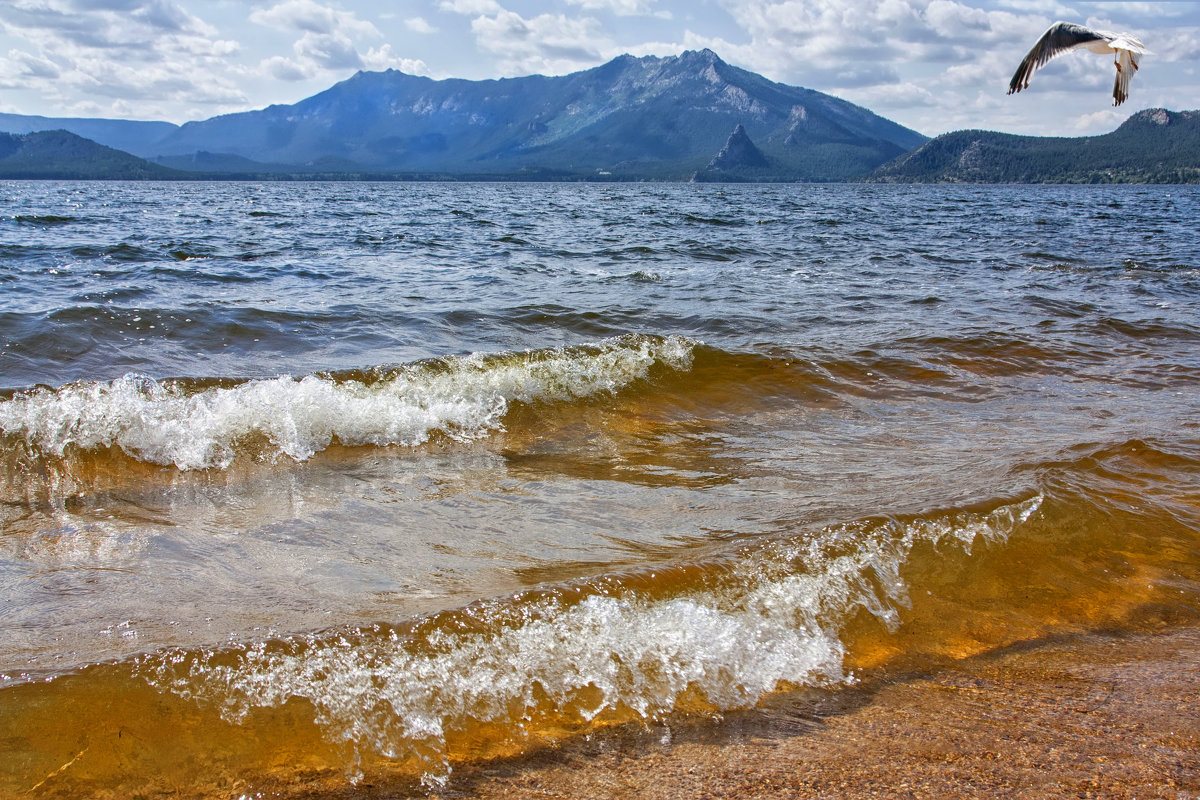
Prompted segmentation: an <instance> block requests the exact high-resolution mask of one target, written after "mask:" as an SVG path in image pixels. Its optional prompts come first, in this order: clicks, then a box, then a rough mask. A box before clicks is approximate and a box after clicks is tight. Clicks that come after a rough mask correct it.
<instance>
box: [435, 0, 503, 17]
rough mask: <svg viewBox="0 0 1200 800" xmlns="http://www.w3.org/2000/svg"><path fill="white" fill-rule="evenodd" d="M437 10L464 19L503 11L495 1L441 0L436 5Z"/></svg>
mask: <svg viewBox="0 0 1200 800" xmlns="http://www.w3.org/2000/svg"><path fill="white" fill-rule="evenodd" d="M438 8H440V9H441V10H442V11H449V12H451V13H454V14H462V15H463V16H465V17H472V16H476V15H479V14H498V13H500V12H501V11H503V10H504V9H503V8H502V7H501V6H500V4H499V3H497V2H496V0H442V2H441V3H439V4H438Z"/></svg>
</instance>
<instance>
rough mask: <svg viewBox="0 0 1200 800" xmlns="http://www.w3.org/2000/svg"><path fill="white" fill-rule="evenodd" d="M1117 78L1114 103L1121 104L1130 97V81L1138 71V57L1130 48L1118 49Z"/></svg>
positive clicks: (1114, 88)
mask: <svg viewBox="0 0 1200 800" xmlns="http://www.w3.org/2000/svg"><path fill="white" fill-rule="evenodd" d="M1116 62H1117V80H1116V82H1115V83H1113V105H1114V106H1119V105H1121V103H1124V102H1125V100H1126V99H1127V98H1128V97H1129V82H1130V81H1131V80H1133V73H1135V72H1137V69H1138V64H1137V57H1136V55H1135V54H1134V53H1131V52H1129V51H1128V50H1118V51H1117V58H1116Z"/></svg>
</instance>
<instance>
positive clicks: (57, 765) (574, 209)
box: [0, 182, 1200, 797]
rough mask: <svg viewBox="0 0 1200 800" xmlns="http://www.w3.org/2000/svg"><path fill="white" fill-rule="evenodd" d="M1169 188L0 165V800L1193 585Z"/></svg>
mask: <svg viewBox="0 0 1200 800" xmlns="http://www.w3.org/2000/svg"><path fill="white" fill-rule="evenodd" d="M1196 219H1200V193H1198V192H1197V190H1196V189H1194V188H1188V187H1152V188H1150V187H1075V186H1072V187H1008V186H1005V187H990V186H925V187H896V186H843V185H836V186H803V185H801V186H790V185H789V186H724V187H722V186H715V185H702V186H700V185H697V186H690V185H575V184H570V185H564V184H555V185H524V184H520V185H506V184H478V185H474V184H465V185H455V184H449V185H443V184H346V183H328V184H324V183H311V184H303V183H300V184H291V183H276V184H240V183H228V184H226V183H218V184H180V185H175V184H155V183H147V184H117V183H89V184H82V185H76V184H65V183H49V182H30V183H7V184H0V442H2V444H3V451H2V455H0V524H2V526H3V528H2V534H0V741H4V742H5V743H6V745H5V749H6V750H7V751H9V752H10V753H11V754H12V758H9V759H7V763H6V764H5V765H0V796H17V795H25V794H28V793H33V794H34V795H38V796H41V795H50V796H64V797H73V796H79V795H80V794H88V793H92V794H96V793H107V792H111V793H115V794H118V795H119V794H122V793H127V792H128V791H131V790H132V788H137V789H138V790H139V791H142V790H143V789H147V788H148V790H150V791H170V792H175V793H177V794H179V795H181V796H213V795H217V796H224V795H226V794H228V795H230V796H236V795H237V794H238V793H239V792H241V791H244V790H246V789H247V788H249V789H254V788H256V787H270V790H271V791H277V792H284V793H286V792H288V791H301V790H303V789H304V788H305V787H310V788H311V787H312V786H313V785H315V784H314V783H313V782H314V781H317V782H319V783H320V785H321V786H327V787H329V786H333V787H336V786H338V785H349V784H352V783H354V782H357V781H361V780H363V779H364V778H367V779H370V780H382V779H391V778H396V779H398V780H399V779H403V780H409V779H411V780H412V781H424V782H425V783H426V784H439V783H445V782H446V781H448V780H449V781H452V780H453V770H454V766H455V764H458V763H461V762H463V761H466V760H475V759H481V758H494V757H502V756H508V755H513V754H516V753H521V752H526V751H528V750H530V749H532V748H536V747H538V746H541V745H544V744H546V743H553V742H556V741H561V740H562V739H563V738H564V737H570V736H575V735H582V734H586V733H587V732H589V731H593V730H595V729H597V728H598V727H601V726H606V725H612V724H617V723H622V722H626V721H631V720H633V721H639V720H658V721H661V720H669V719H670V718H672V715H680V714H690V713H697V712H699V713H713V712H719V711H722V710H728V709H734V708H743V707H749V706H753V705H754V704H756V703H758V702H760V701H761V700H762V699H763V698H764V697H766V696H768V695H770V694H771V693H774V692H778V691H788V690H793V689H796V688H802V687H819V688H821V689H822V690H824V691H831V692H836V691H837V688H838V687H839V686H841V685H844V684H845V683H846V682H848V681H853V680H854V676H855V675H856V674H859V673H861V671H863V670H878V669H887V668H889V666H895V665H897V664H909V663H921V662H922V660H926V661H928V660H930V659H940V658H954V657H960V656H963V655H969V654H973V653H977V652H981V651H985V650H987V649H989V648H993V647H999V646H1004V645H1007V644H1011V643H1013V642H1017V641H1022V640H1026V639H1029V638H1032V637H1036V636H1041V635H1046V634H1053V633H1062V632H1068V631H1074V630H1085V629H1090V628H1095V627H1105V628H1116V629H1131V630H1132V629H1136V628H1139V627H1140V626H1144V625H1146V624H1149V623H1148V622H1147V621H1148V620H1159V621H1161V620H1174V621H1175V622H1176V623H1178V622H1179V620H1194V618H1195V616H1196V612H1197V608H1198V603H1197V600H1198V597H1197V591H1198V589H1200V583H1198V580H1200V394H1198V391H1197V390H1198V388H1200V315H1198V314H1197V311H1196V309H1197V307H1198V306H1200V232H1198V229H1197V227H1196V225H1195V220H1196Z"/></svg>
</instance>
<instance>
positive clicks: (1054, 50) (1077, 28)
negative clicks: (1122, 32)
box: [1008, 22, 1109, 94]
mask: <svg viewBox="0 0 1200 800" xmlns="http://www.w3.org/2000/svg"><path fill="white" fill-rule="evenodd" d="M1108 39H1109V37H1108V36H1105V35H1104V34H1102V33H1100V32H1098V31H1094V30H1092V29H1091V28H1085V27H1083V26H1082V25H1075V24H1073V23H1070V22H1056V23H1054V24H1053V25H1051V26H1050V27H1049V28H1047V29H1046V32H1045V33H1043V34H1042V38H1041V39H1038V41H1037V44H1035V45H1034V46H1033V49H1032V50H1030V51H1029V53H1027V54H1026V56H1025V58H1024V59H1022V60H1021V66H1019V67H1017V71H1016V74H1014V75H1013V77H1012V81H1011V82H1009V84H1008V93H1009V94H1012V93H1013V92H1019V91H1021V90H1022V89H1025V88H1027V87H1028V86H1029V79H1030V78H1032V77H1033V73H1034V72H1036V71H1037V70H1038V69H1040V68H1041V67H1042V66H1043V65H1045V63H1046V62H1047V61H1049V60H1050V59H1052V58H1054V57H1055V56H1057V55H1059V54H1060V53H1065V52H1067V51H1068V50H1074V49H1075V48H1077V47H1083V46H1084V45H1086V44H1088V43H1089V42H1097V41H1107V40H1108Z"/></svg>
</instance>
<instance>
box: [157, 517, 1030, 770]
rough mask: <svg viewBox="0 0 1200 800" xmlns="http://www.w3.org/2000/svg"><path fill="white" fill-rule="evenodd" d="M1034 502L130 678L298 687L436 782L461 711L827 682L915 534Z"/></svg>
mask: <svg viewBox="0 0 1200 800" xmlns="http://www.w3.org/2000/svg"><path fill="white" fill-rule="evenodd" d="M1040 502H1041V498H1040V497H1035V498H1032V499H1031V500H1027V501H1024V502H1022V503H1018V504H1015V505H1012V506H1005V507H1002V508H1000V509H998V510H996V511H994V512H991V513H989V514H965V513H964V514H959V515H953V516H950V517H946V518H943V519H937V520H915V521H911V522H907V523H900V522H893V523H888V524H880V523H862V524H856V525H848V526H843V527H837V528H831V529H827V530H825V531H821V532H819V535H815V536H811V537H794V538H787V539H782V540H775V541H772V542H769V543H767V544H766V545H765V546H760V547H754V548H752V549H751V550H750V551H749V552H747V553H745V554H744V556H743V557H742V558H740V559H738V562H737V564H736V566H735V567H734V569H733V570H732V571H730V572H729V573H728V574H726V576H725V578H723V579H721V580H718V581H716V582H715V585H714V586H712V587H710V588H709V589H707V590H705V591H703V592H696V593H693V594H689V595H686V596H678V597H670V598H665V599H650V598H646V597H641V596H638V595H636V594H634V593H632V592H625V593H621V594H606V593H604V592H600V593H595V594H592V595H590V596H587V597H586V598H585V599H582V600H581V601H579V602H570V601H568V600H566V599H563V598H564V597H565V596H566V595H564V596H562V597H551V598H550V599H543V600H540V601H537V602H533V603H529V604H528V605H527V606H523V607H521V606H517V607H514V606H512V605H507V606H506V605H505V604H504V603H494V604H492V605H489V606H485V607H484V608H483V609H482V610H481V611H478V612H476V613H475V614H474V615H473V617H474V619H475V620H476V621H483V622H484V623H486V624H485V625H484V626H483V627H482V628H481V629H479V632H474V633H461V632H458V631H457V630H456V629H453V628H439V629H436V630H434V632H433V633H431V634H428V635H425V636H423V637H419V640H409V639H404V638H401V637H397V636H395V635H394V634H392V635H391V636H384V635H381V634H372V633H370V632H367V633H358V632H355V633H352V634H350V633H348V634H345V635H342V636H332V637H331V636H328V635H326V636H311V637H302V638H298V639H293V640H289V641H286V642H283V643H274V644H261V645H257V646H254V647H250V648H247V649H245V650H242V651H238V652H236V653H234V654H230V653H208V654H188V653H184V652H179V653H175V654H172V655H166V656H160V657H157V658H155V659H151V660H149V661H148V662H147V663H146V664H145V665H144V671H143V674H144V675H145V677H146V678H147V679H148V680H149V681H150V682H151V683H152V684H154V685H157V686H159V687H161V688H164V689H168V690H170V691H173V692H175V693H177V694H179V695H182V696H185V697H192V698H196V699H202V700H208V701H213V702H215V703H216V704H217V706H218V707H219V708H221V709H222V713H223V714H224V715H225V717H226V718H227V719H228V720H230V721H231V722H238V721H240V720H242V719H244V718H245V717H246V716H247V715H248V714H250V713H252V712H253V710H254V709H256V708H262V707H278V706H281V705H283V704H284V703H286V702H288V701H289V700H290V699H292V698H304V699H307V700H308V701H309V702H310V703H311V704H312V705H313V708H314V710H315V717H316V721H317V723H318V724H320V725H322V726H324V727H325V728H326V730H327V732H328V734H329V735H330V736H331V737H332V738H334V739H337V740H342V741H345V742H347V743H350V744H351V745H352V749H353V750H355V751H358V750H359V749H364V748H365V749H367V750H371V751H374V752H376V753H378V754H381V755H383V756H385V757H395V756H397V755H401V754H404V753H408V754H414V755H420V756H423V757H425V758H426V759H427V770H428V774H427V778H429V779H430V780H433V781H435V782H438V781H441V780H444V779H445V777H446V776H447V775H448V774H449V772H448V771H449V765H448V764H447V763H446V761H445V747H444V745H445V741H446V737H447V734H448V733H450V732H452V731H453V730H455V729H461V728H463V727H465V726H467V725H469V724H471V723H473V722H482V723H499V724H507V725H509V726H510V727H511V729H512V730H513V732H514V734H513V735H514V736H518V735H519V731H520V729H521V727H522V723H523V722H525V721H527V720H528V719H530V718H531V715H532V714H533V713H534V711H535V710H537V709H541V710H546V705H547V704H549V706H550V707H551V709H553V710H557V711H559V712H561V713H565V714H566V715H567V716H568V717H570V716H572V715H573V716H575V717H576V718H577V719H578V720H580V721H581V723H584V722H587V721H588V720H591V719H593V718H594V717H595V716H596V715H598V714H600V713H602V712H605V711H611V710H615V709H621V708H624V709H629V710H632V711H633V712H635V713H636V714H639V715H641V716H643V717H653V716H655V715H659V714H662V713H665V712H669V711H671V710H672V709H673V708H674V707H675V706H676V704H677V702H678V700H679V698H680V696H681V695H682V694H683V693H684V692H687V691H693V690H698V691H700V692H702V693H703V695H704V697H705V698H706V699H707V700H708V701H709V702H710V703H713V704H715V705H716V706H717V707H718V708H722V709H733V708H742V707H747V706H751V705H753V704H754V703H756V702H758V701H759V700H760V699H761V698H762V697H763V696H764V695H766V694H767V693H769V692H772V691H774V690H775V689H776V688H777V687H778V686H779V685H780V683H781V682H785V681H786V682H789V683H792V684H798V685H825V684H829V683H832V682H836V681H839V680H842V679H844V678H845V676H844V674H843V667H842V661H843V657H844V652H845V651H844V646H843V643H842V641H841V638H840V634H841V628H842V626H843V625H844V624H845V622H846V621H847V620H848V619H850V618H851V617H852V616H853V615H854V613H856V612H857V610H859V609H866V610H867V611H869V612H870V613H872V614H874V615H875V616H876V617H878V618H879V619H880V620H881V621H882V622H883V623H884V624H886V625H888V626H889V627H895V626H896V625H897V624H898V621H899V615H898V611H897V609H898V607H900V606H903V605H905V604H906V603H907V597H906V591H907V590H906V587H905V586H904V584H903V582H902V580H901V578H900V569H901V567H902V565H903V563H904V561H905V560H906V559H907V558H908V555H909V553H910V552H911V550H912V548H913V547H914V545H915V544H916V543H917V542H919V541H926V542H930V543H933V544H935V545H946V544H951V543H957V544H958V545H960V546H969V545H970V544H971V543H972V542H973V541H974V540H975V539H976V537H979V536H983V537H985V538H986V539H989V540H998V539H1003V538H1004V537H1006V536H1008V535H1009V533H1010V532H1011V531H1012V530H1013V529H1014V528H1015V527H1016V526H1017V525H1019V524H1020V523H1021V522H1023V521H1024V520H1026V519H1028V517H1029V516H1030V515H1031V514H1032V513H1033V512H1034V511H1035V510H1036V509H1037V508H1038V507H1039V505H1040ZM567 594H569V593H567ZM231 655H232V656H233V657H232V658H231V657H230V656H231Z"/></svg>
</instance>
